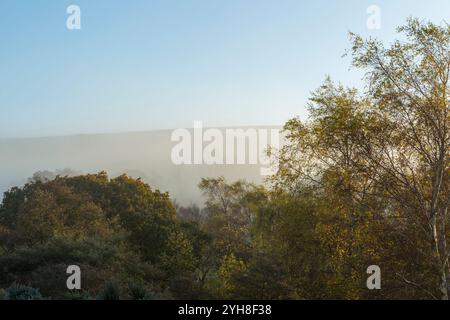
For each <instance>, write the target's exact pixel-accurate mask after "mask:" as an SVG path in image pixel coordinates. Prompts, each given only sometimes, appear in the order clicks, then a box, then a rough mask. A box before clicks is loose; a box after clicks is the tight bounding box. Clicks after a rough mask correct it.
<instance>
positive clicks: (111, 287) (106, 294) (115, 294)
mask: <svg viewBox="0 0 450 320" xmlns="http://www.w3.org/2000/svg"><path fill="white" fill-rule="evenodd" d="M120 294H121V292H120V286H119V285H118V284H117V283H115V282H109V283H107V284H106V286H105V287H104V288H103V290H102V291H101V292H100V293H99V295H98V300H120Z"/></svg>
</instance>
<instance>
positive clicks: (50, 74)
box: [0, 0, 450, 137]
mask: <svg viewBox="0 0 450 320" xmlns="http://www.w3.org/2000/svg"><path fill="white" fill-rule="evenodd" d="M71 4H76V5H78V6H79V7H80V8H81V30H73V31H70V30H68V29H67V28H66V19H67V17H68V15H67V13H66V8H67V7H68V6H69V5H71ZM372 4H376V5H378V6H379V7H380V8H381V29H380V30H369V29H368V28H367V26H366V21H367V19H368V17H369V14H368V13H367V12H366V11H367V8H368V6H370V5H372ZM408 16H417V17H420V18H424V19H429V20H432V21H434V22H442V21H443V20H446V21H449V20H450V19H449V18H450V1H449V0H428V1H419V0H385V1H381V0H380V1H375V0H371V1H366V0H334V1H332V0H314V1H308V2H306V1H302V0H270V1H269V0H127V1H126V0H72V1H65V0H1V1H0V41H1V44H0V137H34V136H50V135H67V134H79V133H106V132H125V131H140V130H153V129H171V128H180V127H192V126H193V122H194V120H201V121H203V122H204V125H205V126H226V125H258V124H261V125H264V124H270V125H277V124H282V123H284V122H285V121H286V120H287V119H289V118H290V117H293V116H295V115H300V116H301V117H304V116H305V115H306V110H305V103H306V101H307V98H308V96H309V93H310V91H312V90H314V89H315V88H316V87H317V86H318V85H320V83H321V82H322V80H323V79H324V78H325V76H326V75H327V74H328V75H330V76H331V77H332V78H333V79H334V80H339V81H341V82H343V83H344V84H350V85H355V86H359V83H360V80H359V79H360V77H361V74H360V73H358V72H357V71H356V70H349V59H348V58H342V57H341V56H342V54H343V53H344V52H345V50H346V49H347V48H349V42H348V34H347V33H348V31H350V30H351V31H354V32H357V33H360V34H362V35H363V36H373V37H379V38H380V39H382V40H385V41H391V40H392V39H394V37H395V30H394V29H395V27H396V26H398V25H400V24H402V23H404V21H405V19H406V18H407V17H408Z"/></svg>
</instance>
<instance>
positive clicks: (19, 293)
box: [5, 283, 42, 300]
mask: <svg viewBox="0 0 450 320" xmlns="http://www.w3.org/2000/svg"><path fill="white" fill-rule="evenodd" d="M41 299H42V295H41V294H40V292H39V290H38V289H35V288H32V287H29V286H25V285H21V284H15V283H14V284H13V285H11V286H10V287H9V288H8V289H6V295H5V300H41Z"/></svg>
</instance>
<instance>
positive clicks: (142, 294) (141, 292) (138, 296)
mask: <svg viewBox="0 0 450 320" xmlns="http://www.w3.org/2000/svg"><path fill="white" fill-rule="evenodd" d="M128 293H129V295H130V298H131V299H132V300H145V299H146V297H147V289H146V288H145V286H144V285H143V284H142V283H130V284H129V286H128Z"/></svg>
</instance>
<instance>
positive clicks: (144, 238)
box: [0, 19, 450, 299]
mask: <svg viewBox="0 0 450 320" xmlns="http://www.w3.org/2000/svg"><path fill="white" fill-rule="evenodd" d="M398 31H399V33H400V34H401V37H402V39H404V40H402V41H400V40H399V41H396V42H394V43H393V44H391V45H390V46H389V47H387V48H386V47H384V46H383V44H382V43H380V42H378V41H376V40H373V39H369V40H364V39H362V38H361V37H359V36H357V35H354V34H352V35H351V42H352V48H351V51H350V52H349V54H350V55H351V56H352V58H353V65H354V67H357V68H361V69H363V70H364V71H365V72H366V78H365V81H366V84H367V86H366V89H367V90H366V91H365V92H358V91H357V90H356V89H353V88H346V87H344V86H342V85H340V84H336V83H334V82H333V81H332V80H330V79H327V80H326V81H325V82H324V83H323V85H322V86H321V87H320V88H318V89H317V90H316V91H315V92H314V93H313V94H312V97H311V100H310V104H309V111H310V118H309V119H308V121H301V120H300V119H298V118H294V119H292V120H290V121H288V122H287V123H286V125H285V127H284V129H285V134H286V138H287V144H286V145H285V146H283V147H282V149H281V150H279V152H278V154H277V156H278V159H279V170H278V172H277V173H276V174H275V175H274V176H272V177H270V179H269V180H268V181H267V183H266V184H264V185H258V184H252V183H248V182H245V181H236V182H228V181H226V180H225V179H224V178H221V177H219V178H217V177H214V178H203V179H202V180H201V181H200V183H199V189H200V191H201V192H202V193H203V195H204V199H205V204H204V206H203V207H201V208H200V207H198V206H195V205H193V206H190V207H186V206H185V207H183V206H179V205H176V204H174V203H173V202H172V201H171V199H170V195H169V194H167V193H162V192H160V191H158V190H154V189H152V188H151V186H149V185H148V184H146V183H144V182H142V181H141V180H139V179H133V178H131V177H128V176H126V175H123V176H119V177H117V178H114V179H110V178H109V177H108V176H107V174H106V173H105V172H100V173H98V174H92V175H84V176H73V177H72V176H71V177H68V176H56V177H53V176H51V175H50V176H51V178H50V179H36V178H35V179H32V180H30V181H29V182H28V183H27V184H26V185H25V186H24V187H22V188H18V187H16V188H12V189H11V190H9V191H8V192H6V193H5V196H4V198H3V202H2V204H1V206H0V287H3V288H4V289H5V294H4V295H5V296H6V297H9V298H11V297H13V296H14V295H13V294H12V293H15V292H16V293H17V292H18V291H20V290H22V291H20V292H23V291H24V290H25V289H23V288H21V287H19V288H18V286H20V285H26V286H30V288H28V289H26V290H29V291H26V290H25V291H26V292H29V296H32V297H44V298H53V299H57V298H80V299H81V298H96V297H98V298H101V299H112V298H124V299H160V298H175V299H179V298H190V299H207V298H222V299H330V298H332V299H448V298H449V294H450V292H449V290H450V265H449V255H450V251H449V248H448V245H449V243H448V237H449V236H450V235H449V212H448V208H449V205H450V157H449V156H450V154H449V153H450V107H449V98H450V94H449V89H450V88H449V82H448V81H449V72H450V51H449V50H450V47H449V45H450V26H449V25H448V24H442V25H435V24H431V23H427V22H422V21H419V20H417V19H410V20H408V21H407V23H406V25H405V26H403V27H400V28H399V29H398ZM73 264H75V265H79V266H80V267H81V269H82V277H83V280H82V290H81V291H78V292H75V293H74V292H70V291H69V290H67V288H66V286H65V281H66V276H67V275H66V273H65V271H66V268H67V266H68V265H73ZM370 265H378V266H380V268H381V270H382V288H381V290H368V289H367V287H366V279H367V277H368V275H367V274H366V269H367V267H368V266H370ZM19 289H20V290H19ZM37 289H39V292H38V293H36V290H37ZM33 290H34V291H33ZM16 296H17V295H16ZM22 297H23V296H22Z"/></svg>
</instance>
